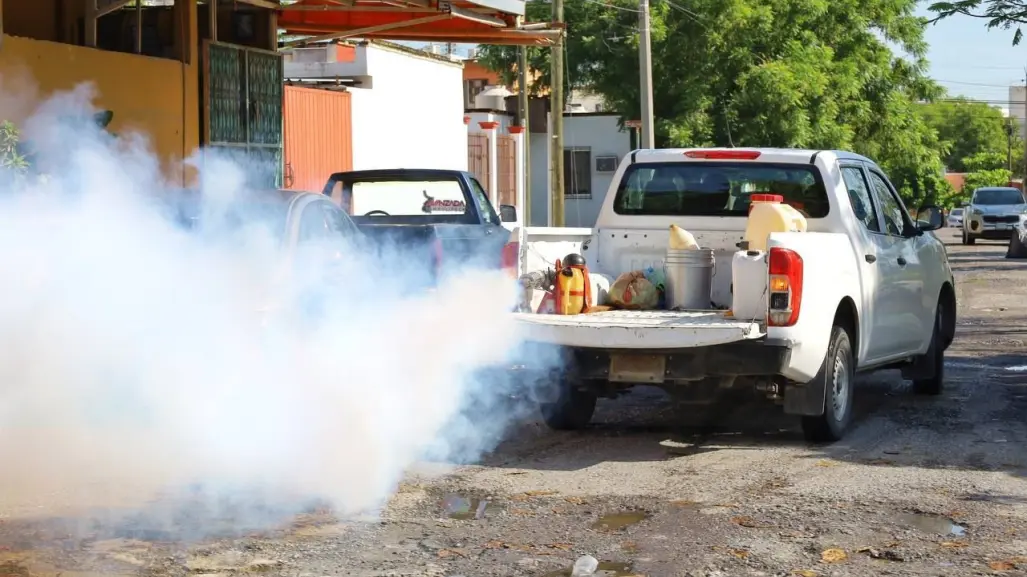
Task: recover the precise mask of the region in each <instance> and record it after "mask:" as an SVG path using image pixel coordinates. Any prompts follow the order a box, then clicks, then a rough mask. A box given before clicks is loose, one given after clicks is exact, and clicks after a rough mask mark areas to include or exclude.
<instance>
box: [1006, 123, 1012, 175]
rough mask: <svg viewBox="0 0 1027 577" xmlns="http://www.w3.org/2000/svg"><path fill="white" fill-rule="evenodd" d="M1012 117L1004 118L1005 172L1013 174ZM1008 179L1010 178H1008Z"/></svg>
mask: <svg viewBox="0 0 1027 577" xmlns="http://www.w3.org/2000/svg"><path fill="white" fill-rule="evenodd" d="M1013 130H1014V128H1013V117H1012V116H1007V117H1006V170H1008V171H1009V174H1010V175H1012V174H1013ZM1010 178H1012V177H1011V176H1010Z"/></svg>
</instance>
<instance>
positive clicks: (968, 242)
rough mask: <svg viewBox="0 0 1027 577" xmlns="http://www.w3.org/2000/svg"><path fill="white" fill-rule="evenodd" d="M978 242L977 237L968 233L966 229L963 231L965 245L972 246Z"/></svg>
mask: <svg viewBox="0 0 1027 577" xmlns="http://www.w3.org/2000/svg"><path fill="white" fill-rule="evenodd" d="M976 242H977V237H975V236H973V235H971V234H969V233H967V232H966V229H965V228H964V229H963V244H966V245H971V244H975V243H976Z"/></svg>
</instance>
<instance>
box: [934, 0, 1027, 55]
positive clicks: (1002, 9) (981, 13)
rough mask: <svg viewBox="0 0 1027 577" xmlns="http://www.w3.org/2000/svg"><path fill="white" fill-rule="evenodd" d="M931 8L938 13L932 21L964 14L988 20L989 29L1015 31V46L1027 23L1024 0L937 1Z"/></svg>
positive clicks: (1026, 4) (1021, 36)
mask: <svg viewBox="0 0 1027 577" xmlns="http://www.w3.org/2000/svg"><path fill="white" fill-rule="evenodd" d="M929 9H930V10H931V11H932V12H934V13H935V14H937V15H938V16H936V17H935V18H934V19H933V20H932V22H936V21H938V20H941V19H943V18H948V17H950V16H955V15H957V14H958V15H962V16H969V17H971V18H979V19H981V20H987V24H988V29H989V30H991V29H993V28H1001V29H1002V30H1010V29H1012V28H1014V27H1015V31H1014V32H1013V46H1016V45H1017V44H1019V43H1020V40H1021V39H1022V38H1023V31H1022V30H1021V29H1020V25H1021V24H1027V2H1024V1H1023V0H959V1H957V2H935V3H934V4H931V5H930V6H929Z"/></svg>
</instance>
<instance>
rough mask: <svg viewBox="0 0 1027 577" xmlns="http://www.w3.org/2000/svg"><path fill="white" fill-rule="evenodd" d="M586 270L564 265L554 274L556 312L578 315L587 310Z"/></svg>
mask: <svg viewBox="0 0 1027 577" xmlns="http://www.w3.org/2000/svg"><path fill="white" fill-rule="evenodd" d="M588 283H589V279H588V272H587V271H586V270H585V269H583V268H578V267H565V268H564V269H563V270H561V271H560V272H559V273H558V274H557V275H556V314H558V315H578V314H581V313H583V312H585V311H586V310H588V304H590V303H589V302H588V301H589V298H588V297H589V292H590V291H589V290H588V288H589V287H588Z"/></svg>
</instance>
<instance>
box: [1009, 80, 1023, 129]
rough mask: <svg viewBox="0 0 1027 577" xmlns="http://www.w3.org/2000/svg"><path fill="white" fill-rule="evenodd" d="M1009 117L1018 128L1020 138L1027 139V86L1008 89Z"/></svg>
mask: <svg viewBox="0 0 1027 577" xmlns="http://www.w3.org/2000/svg"><path fill="white" fill-rule="evenodd" d="M1009 117H1011V118H1015V119H1016V123H1017V124H1018V125H1019V126H1020V137H1021V138H1025V139H1027V130H1025V129H1027V122H1025V120H1027V86H1010V87H1009Z"/></svg>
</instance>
